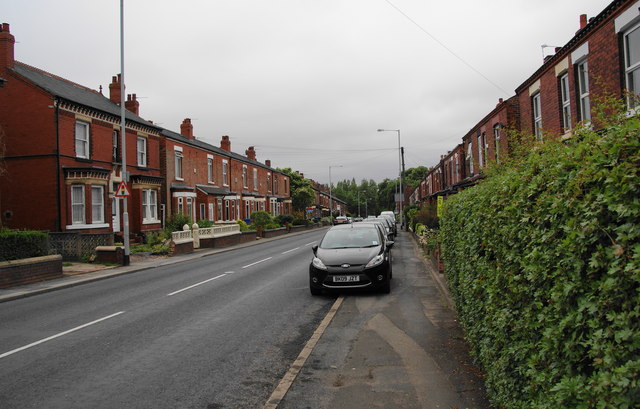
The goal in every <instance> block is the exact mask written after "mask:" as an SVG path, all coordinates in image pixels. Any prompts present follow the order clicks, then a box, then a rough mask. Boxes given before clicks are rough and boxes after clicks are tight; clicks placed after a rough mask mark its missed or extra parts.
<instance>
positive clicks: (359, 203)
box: [358, 189, 360, 217]
mask: <svg viewBox="0 0 640 409" xmlns="http://www.w3.org/2000/svg"><path fill="white" fill-rule="evenodd" d="M358 217H360V189H358Z"/></svg>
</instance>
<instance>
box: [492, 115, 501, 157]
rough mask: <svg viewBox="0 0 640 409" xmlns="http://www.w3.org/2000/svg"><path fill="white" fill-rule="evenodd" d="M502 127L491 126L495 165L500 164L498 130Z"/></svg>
mask: <svg viewBox="0 0 640 409" xmlns="http://www.w3.org/2000/svg"><path fill="white" fill-rule="evenodd" d="M501 128H502V125H500V124H495V125H493V143H494V144H495V157H496V163H500V129H501Z"/></svg>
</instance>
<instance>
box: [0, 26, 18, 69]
mask: <svg viewBox="0 0 640 409" xmlns="http://www.w3.org/2000/svg"><path fill="white" fill-rule="evenodd" d="M15 43H16V38H15V37H14V36H13V34H11V31H10V30H9V24H8V23H2V28H1V29H0V70H4V68H5V67H8V68H11V67H13V66H14V64H15V59H14V46H15Z"/></svg>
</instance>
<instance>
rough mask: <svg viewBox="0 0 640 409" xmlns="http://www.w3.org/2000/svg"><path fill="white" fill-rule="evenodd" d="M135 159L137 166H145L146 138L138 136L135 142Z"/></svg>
mask: <svg viewBox="0 0 640 409" xmlns="http://www.w3.org/2000/svg"><path fill="white" fill-rule="evenodd" d="M136 157H137V163H138V166H142V167H146V166H147V138H145V137H142V136H138V139H137V142H136Z"/></svg>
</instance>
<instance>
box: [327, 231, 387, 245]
mask: <svg viewBox="0 0 640 409" xmlns="http://www.w3.org/2000/svg"><path fill="white" fill-rule="evenodd" d="M379 245H380V236H379V235H378V231H377V230H376V229H375V227H374V226H372V228H371V229H335V230H329V231H328V232H327V234H326V235H325V236H324V238H323V239H322V242H321V243H320V247H321V248H323V249H340V248H358V247H373V246H379Z"/></svg>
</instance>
